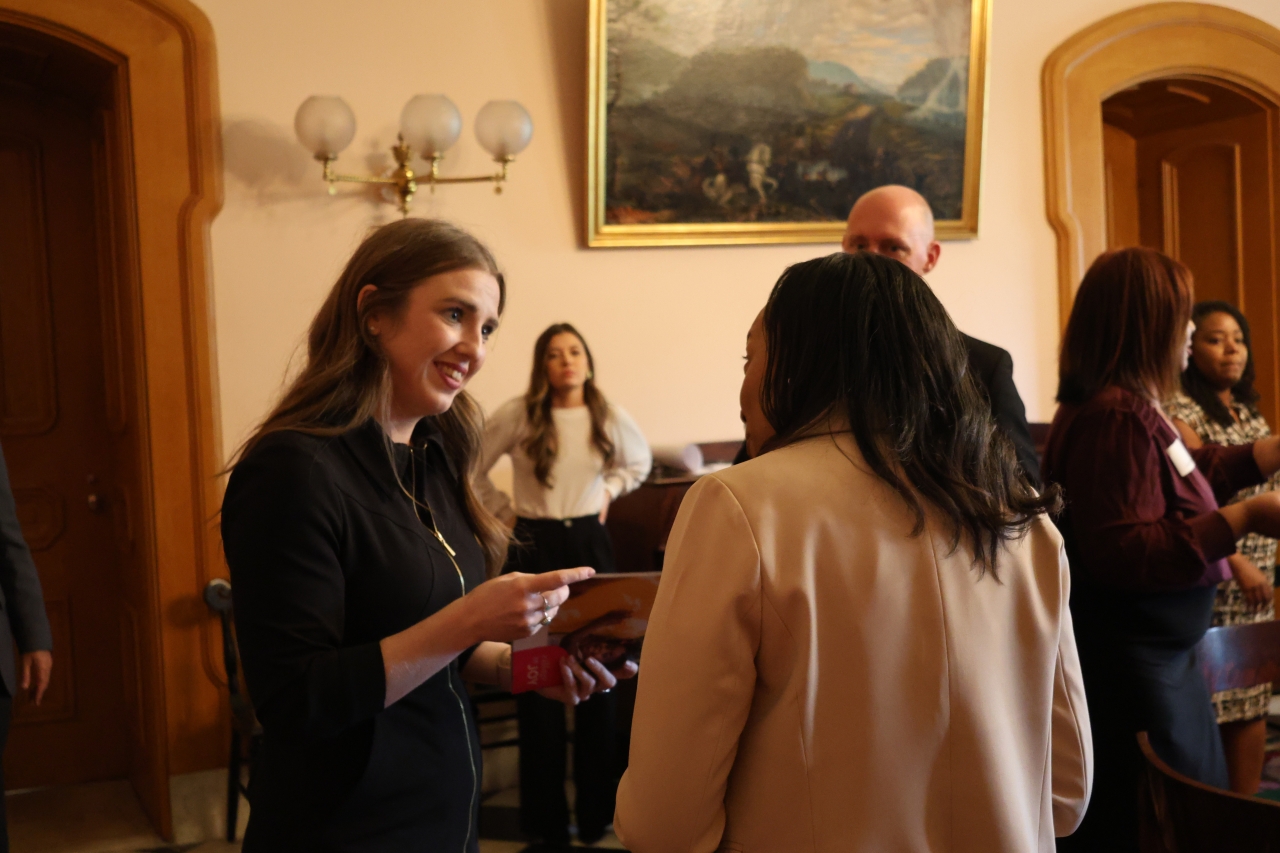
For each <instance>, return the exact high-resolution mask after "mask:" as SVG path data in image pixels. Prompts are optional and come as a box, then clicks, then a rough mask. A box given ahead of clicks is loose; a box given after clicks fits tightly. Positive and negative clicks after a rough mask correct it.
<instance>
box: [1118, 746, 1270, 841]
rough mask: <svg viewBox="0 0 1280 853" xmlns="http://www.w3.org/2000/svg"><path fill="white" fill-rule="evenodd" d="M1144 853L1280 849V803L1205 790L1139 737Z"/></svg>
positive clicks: (1212, 789) (1216, 790)
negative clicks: (1141, 768) (1141, 766)
mask: <svg viewBox="0 0 1280 853" xmlns="http://www.w3.org/2000/svg"><path fill="white" fill-rule="evenodd" d="M1138 746H1139V747H1140V748H1141V750H1142V758H1143V774H1142V782H1141V786H1140V788H1139V794H1138V796H1139V815H1140V821H1141V823H1140V828H1139V845H1138V846H1139V849H1140V850H1141V851H1142V853H1223V851H1236V850H1238V851H1241V853H1243V851H1258V853H1262V851H1278V850H1280V803H1275V802H1271V801H1270V800H1260V799H1258V798H1257V797H1246V796H1244V795H1243V794H1235V793H1232V792H1231V791H1224V790H1221V789H1219V788H1211V787H1209V786H1208V785H1202V784H1200V783H1199V782H1197V781H1195V780H1194V779H1189V778H1188V777H1186V776H1183V775H1182V774H1181V773H1178V772H1176V771H1175V770H1173V769H1172V768H1171V767H1169V765H1167V764H1165V763H1164V762H1163V761H1161V760H1160V756H1158V755H1156V754H1155V751H1154V750H1153V749H1152V748H1151V743H1150V741H1148V740H1147V733H1146V732H1139V733H1138Z"/></svg>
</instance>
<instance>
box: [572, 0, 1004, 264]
mask: <svg viewBox="0 0 1280 853" xmlns="http://www.w3.org/2000/svg"><path fill="white" fill-rule="evenodd" d="M610 2H615V3H616V2H619V0H591V3H590V10H589V16H590V18H589V25H588V30H587V32H588V42H589V45H588V69H587V79H588V84H587V101H588V103H587V182H586V184H587V204H586V215H587V229H586V234H587V245H588V246H591V247H611V246H707V245H734V244H763V243H838V242H840V239H841V236H842V235H843V233H844V221H843V217H840V218H836V217H834V216H832V217H831V218H830V219H822V220H808V221H785V220H781V221H754V222H753V221H722V222H717V221H651V222H617V221H614V222H610V221H608V219H609V208H608V207H607V204H606V202H607V199H606V180H607V172H606V170H607V167H608V163H607V162H606V152H607V151H608V150H609V149H608V132H609V128H608V126H607V125H608V121H607V116H608V114H609V109H608V107H609V105H608V103H607V98H608V95H609V78H608V73H609V69H608V67H607V60H608V57H609V55H610V53H609V40H608V39H609V32H608V29H609V25H608V11H609V10H608V4H609V3H610ZM624 2H627V3H628V5H631V6H638V5H642V4H643V2H644V0H624ZM759 2H761V3H768V2H770V0H759ZM992 2H993V0H969V33H968V50H969V53H968V67H967V71H968V75H967V88H966V91H965V93H964V94H965V97H964V103H965V111H964V119H963V120H964V132H963V138H964V150H963V166H962V168H961V170H960V171H961V174H962V187H961V188H960V190H959V192H958V193H953V194H952V196H951V197H952V198H953V199H954V198H955V197H956V196H957V195H958V197H959V203H960V212H959V216H956V217H954V218H939V219H938V220H937V223H936V229H937V236H938V239H940V240H967V239H973V238H975V237H977V236H978V200H979V189H980V181H981V172H982V146H983V132H984V129H985V109H984V106H985V102H986V94H987V91H986V86H987V60H988V39H989V34H990V21H991V7H992ZM961 20H963V18H962V19H961ZM846 70H848V69H846ZM860 82H861V81H860ZM764 156H765V157H766V158H767V157H768V156H769V155H768V154H766V155H764ZM706 159H707V158H704V161H705V160H706ZM765 162H766V164H767V162H768V161H767V159H766V161H765ZM748 168H750V167H748ZM756 169H757V173H759V174H763V173H764V170H763V169H762V168H760V167H756ZM833 171H837V172H838V171H839V170H833ZM846 174H847V172H846ZM952 174H953V175H954V171H953V172H952ZM716 180H718V181H719V184H716V185H715V186H719V187H723V186H724V183H725V182H724V175H723V173H721V174H719V175H717V176H716ZM760 180H764V181H769V182H771V183H773V184H775V186H776V185H777V183H778V182H777V181H775V180H774V179H773V178H772V177H764V178H756V179H754V182H753V183H752V184H751V187H752V189H755V190H756V191H757V192H758V193H759V204H760V206H761V207H763V206H764V205H765V204H766V203H767V197H766V192H767V190H768V187H761V188H757V186H756V184H757V183H758V182H759V181H760ZM735 188H736V189H737V190H738V192H739V195H741V194H742V192H743V190H744V188H743V187H742V186H741V184H739V185H735ZM704 189H705V190H706V191H707V193H708V196H709V197H710V196H711V195H712V193H713V192H714V189H713V188H712V187H708V186H707V185H706V183H704ZM725 192H730V191H729V190H726V191H725ZM748 195H749V192H748ZM926 197H928V193H927V192H926ZM744 198H745V197H744ZM953 205H954V202H953ZM614 218H615V219H616V218H618V217H617V216H615V217H614Z"/></svg>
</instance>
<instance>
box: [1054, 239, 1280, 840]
mask: <svg viewBox="0 0 1280 853" xmlns="http://www.w3.org/2000/svg"><path fill="white" fill-rule="evenodd" d="M1192 301H1193V299H1192V284H1191V274H1190V272H1189V271H1188V270H1187V269H1186V267H1184V266H1182V265H1181V264H1179V263H1178V262H1177V261H1174V260H1172V259H1170V258H1168V257H1165V256H1164V255H1161V254H1160V253H1158V252H1155V251H1152V250H1150V249H1124V250H1121V251H1118V252H1110V253H1107V254H1104V255H1102V256H1101V257H1099V258H1098V259H1097V260H1096V261H1095V262H1094V264H1093V266H1092V267H1090V269H1089V272H1088V273H1087V274H1086V275H1085V277H1084V281H1083V282H1082V283H1081V285H1080V290H1079V291H1078V292H1077V294H1076V300H1075V305H1074V306H1073V307H1072V310H1071V317H1070V319H1069V320H1068V322H1067V330H1066V333H1065V334H1064V335H1063V341H1062V355H1061V361H1060V364H1059V384H1058V402H1059V403H1061V406H1060V408H1059V409H1058V413H1057V415H1056V416H1055V417H1054V419H1053V425H1052V427H1051V428H1050V430H1049V440H1048V445H1047V447H1046V449H1045V468H1044V471H1045V481H1046V482H1050V483H1058V484H1060V485H1061V486H1062V487H1063V489H1064V496H1065V498H1066V506H1065V508H1064V510H1063V512H1062V514H1061V516H1060V517H1059V518H1058V526H1059V527H1060V528H1061V530H1062V535H1063V538H1064V539H1065V541H1066V549H1067V556H1068V558H1069V560H1070V564H1071V581H1072V592H1071V611H1072V617H1073V619H1074V620H1075V629H1076V639H1077V643H1078V644H1079V649H1080V663H1081V668H1082V669H1083V672H1084V681H1085V691H1086V695H1087V697H1088V702H1089V716H1090V720H1091V726H1092V733H1093V745H1094V757H1095V771H1094V773H1095V775H1094V786H1093V796H1092V799H1091V800H1090V804H1089V809H1088V811H1087V812H1086V813H1085V817H1084V822H1083V823H1082V824H1081V826H1080V829H1079V830H1077V832H1076V833H1075V835H1073V836H1070V837H1068V838H1062V839H1059V841H1058V849H1059V850H1087V851H1090V853H1099V851H1113V850H1114V851H1125V853H1129V852H1130V851H1136V850H1137V782H1138V772H1139V768H1140V755H1139V753H1138V749H1137V741H1136V738H1135V734H1136V733H1137V732H1139V731H1146V732H1147V733H1148V734H1149V736H1150V738H1151V743H1152V746H1153V747H1154V748H1155V750H1156V752H1158V753H1159V754H1160V756H1161V757H1162V758H1163V759H1164V760H1165V761H1167V762H1168V763H1169V764H1170V765H1171V766H1172V767H1173V768H1174V769H1176V770H1178V771H1180V772H1182V773H1185V774H1186V775H1188V776H1190V777H1192V778H1194V779H1197V780H1199V781H1201V782H1204V783H1206V784H1210V785H1215V786H1217V787H1220V788H1226V787H1228V779H1227V771H1226V764H1225V760H1224V758H1223V754H1222V743H1221V741H1220V739H1219V736H1218V729H1217V725H1216V720H1215V717H1214V711H1213V706H1212V704H1211V702H1210V699H1209V691H1208V689H1207V687H1206V686H1205V682H1204V678H1203V676H1202V675H1201V673H1200V668H1199V664H1198V663H1197V661H1196V659H1195V651H1194V649H1195V645H1196V643H1197V642H1198V641H1199V640H1200V638H1201V637H1202V636H1203V635H1204V632H1205V630H1206V629H1207V628H1208V627H1209V620H1210V616H1211V615H1212V611H1213V600H1214V593H1215V589H1216V587H1217V585H1218V583H1219V582H1221V581H1222V580H1224V579H1226V578H1228V577H1230V571H1229V569H1228V567H1227V563H1226V557H1227V556H1228V555H1230V554H1232V553H1234V551H1235V547H1236V546H1235V542H1236V540H1237V539H1238V538H1239V537H1240V536H1242V535H1243V534H1244V533H1246V532H1260V533H1265V534H1266V535H1274V533H1268V531H1280V500H1278V499H1277V498H1276V496H1275V495H1274V494H1268V495H1263V496H1260V497H1257V498H1253V499H1251V500H1248V501H1245V502H1242V503H1238V504H1233V505H1231V506H1224V507H1222V508H1219V503H1223V504H1225V503H1226V502H1227V501H1228V500H1229V499H1230V498H1231V496H1232V495H1234V494H1235V492H1237V491H1238V490H1239V489H1241V488H1242V487H1244V486H1249V485H1252V484H1254V483H1260V482H1262V481H1263V480H1264V479H1265V478H1266V477H1267V476H1269V475H1270V474H1271V473H1273V472H1274V471H1276V470H1277V469H1278V468H1280V440H1278V439H1277V438H1274V437H1273V438H1268V439H1263V440H1261V441H1258V442H1256V443H1255V444H1249V445H1240V446H1237V447H1222V446H1219V445H1212V444H1206V445H1204V446H1203V447H1201V448H1199V449H1197V450H1195V451H1188V450H1187V448H1186V447H1185V446H1184V445H1183V444H1182V442H1181V440H1180V439H1179V437H1178V433H1177V431H1176V430H1175V429H1174V427H1173V425H1172V424H1171V423H1170V421H1169V419H1168V417H1167V416H1166V415H1165V413H1164V411H1163V410H1162V409H1161V407H1160V404H1159V402H1158V401H1160V400H1165V399H1169V398H1170V397H1171V396H1172V393H1173V392H1174V391H1175V390H1176V389H1177V387H1178V377H1179V375H1180V373H1181V370H1182V368H1183V367H1185V365H1186V358H1187V347H1188V340H1189V337H1190V331H1191V329H1192V326H1191V304H1192Z"/></svg>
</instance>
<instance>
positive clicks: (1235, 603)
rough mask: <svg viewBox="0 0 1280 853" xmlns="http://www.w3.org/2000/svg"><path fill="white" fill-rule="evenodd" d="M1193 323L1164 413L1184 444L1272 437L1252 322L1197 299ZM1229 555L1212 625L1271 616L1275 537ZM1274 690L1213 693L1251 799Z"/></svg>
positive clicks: (1251, 538) (1232, 764)
mask: <svg viewBox="0 0 1280 853" xmlns="http://www.w3.org/2000/svg"><path fill="white" fill-rule="evenodd" d="M1192 320H1193V322H1195V324H1196V331H1195V335H1194V336H1193V337H1192V339H1191V359H1190V362H1189V363H1188V365H1187V369H1186V371H1185V372H1184V373H1183V375H1182V393H1180V394H1178V395H1177V397H1176V398H1175V399H1174V402H1173V403H1172V404H1171V405H1170V406H1169V409H1168V412H1169V416H1170V417H1171V418H1172V419H1173V422H1174V425H1175V426H1176V427H1177V428H1178V431H1179V432H1180V433H1181V434H1182V440H1183V441H1184V442H1186V444H1187V446H1188V447H1192V448H1195V447H1199V446H1200V445H1201V444H1204V443H1211V444H1222V445H1237V444H1249V443H1252V442H1254V441H1257V440H1258V439H1260V438H1263V437H1265V436H1268V435H1270V434H1271V428H1270V427H1269V426H1268V425H1267V421H1266V419H1265V418H1263V417H1262V414H1261V413H1260V412H1259V411H1258V408H1257V405H1256V403H1257V400H1258V392H1257V391H1256V390H1254V387H1253V380H1254V369H1253V352H1252V351H1251V348H1250V340H1249V323H1248V321H1247V320H1245V318H1244V315H1243V314H1241V313H1240V312H1239V311H1238V310H1237V309H1236V308H1235V307H1234V306H1232V305H1229V304H1227V303H1226V302H1201V303H1199V304H1198V305H1196V307H1195V311H1194V312H1193V314H1192ZM1276 482H1277V481H1276V480H1275V479H1273V480H1271V481H1270V482H1267V483H1264V484H1263V485H1260V486H1253V487H1251V488H1248V489H1244V490H1242V491H1240V492H1239V493H1238V494H1237V495H1236V496H1235V498H1233V499H1232V503H1236V502H1238V501H1242V500H1244V499H1245V498H1249V497H1253V496H1254V495H1257V494H1261V493H1262V492H1264V491H1266V490H1268V489H1271V488H1273V487H1274V486H1275V484H1276ZM1238 548H1239V550H1238V551H1237V553H1236V554H1234V555H1232V556H1231V557H1229V558H1228V563H1229V564H1230V566H1231V573H1232V575H1234V579H1233V580H1228V581H1226V582H1224V583H1222V584H1221V585H1220V586H1219V587H1218V595H1217V599H1216V600H1215V602H1214V607H1213V624H1214V625H1215V626H1219V625H1243V624H1247V623H1250V622H1266V621H1270V620H1271V619H1274V618H1275V602H1274V599H1273V593H1272V588H1273V586H1274V584H1275V563H1276V540H1274V539H1268V538H1267V537H1265V536H1259V535H1258V534H1256V533H1250V534H1248V535H1246V536H1245V537H1244V538H1243V539H1241V540H1240V541H1239V543H1238ZM1270 700H1271V685H1270V684H1269V683H1268V684H1259V685H1256V686H1254V687H1247V688H1241V689H1237V690H1225V691H1223V692H1221V693H1215V694H1213V704H1214V709H1215V711H1216V712H1217V715H1218V725H1219V729H1220V731H1221V732H1222V745H1223V749H1224V751H1225V752H1226V757H1227V770H1228V773H1229V774H1230V778H1231V788H1232V790H1234V791H1236V792H1237V793H1241V794H1255V793H1257V790H1258V782H1259V781H1260V779H1261V777H1262V765H1263V760H1264V751H1265V745H1266V739H1267V722H1266V721H1267V707H1268V704H1269V703H1270Z"/></svg>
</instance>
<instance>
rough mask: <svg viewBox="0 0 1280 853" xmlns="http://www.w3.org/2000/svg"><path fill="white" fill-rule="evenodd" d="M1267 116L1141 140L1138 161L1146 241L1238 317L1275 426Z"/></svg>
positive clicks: (1201, 293)
mask: <svg viewBox="0 0 1280 853" xmlns="http://www.w3.org/2000/svg"><path fill="white" fill-rule="evenodd" d="M1271 119H1272V116H1271V115H1269V114H1268V112H1266V111H1264V110H1262V109H1259V110H1257V111H1256V112H1253V113H1251V114H1248V115H1243V116H1237V117H1234V118H1230V119H1226V120H1223V121H1216V122H1208V123H1205V124H1199V125H1195V126H1193V127H1185V128H1177V129H1174V130H1168V131H1165V132H1162V133H1156V134H1152V135H1150V136H1146V137H1143V138H1141V139H1139V140H1138V144H1137V164H1138V198H1139V210H1140V214H1139V220H1140V221H1139V227H1140V231H1141V240H1142V243H1143V244H1144V245H1147V246H1151V247H1153V248H1158V249H1160V250H1162V251H1163V252H1165V253H1166V254H1168V255H1170V256H1171V257H1174V258H1177V259H1178V260H1180V261H1182V263H1184V264H1186V265H1187V267H1188V268H1190V270H1191V272H1192V273H1193V274H1194V276H1195V288H1196V300H1197V301H1204V300H1209V299H1217V300H1222V301H1224V302H1229V303H1231V304H1233V305H1235V306H1236V307H1238V308H1239V309H1240V310H1241V311H1243V312H1244V315H1245V316H1246V317H1247V318H1248V319H1249V325H1250V328H1251V331H1252V334H1253V358H1254V365H1255V367H1256V369H1257V382H1256V387H1257V389H1258V391H1259V392H1261V394H1262V400H1261V401H1260V407H1261V410H1262V413H1263V414H1264V415H1265V416H1266V418H1267V421H1268V422H1269V423H1270V424H1271V425H1272V428H1273V429H1280V421H1278V420H1277V418H1278V417H1280V372H1278V371H1277V348H1276V346H1277V341H1276V329H1275V317H1276V292H1275V288H1276V281H1275V269H1274V260H1273V259H1274V258H1275V257H1276V251H1277V248H1280V247H1277V246H1276V222H1275V218H1274V210H1273V208H1274V199H1273V193H1272V187H1273V185H1274V184H1273V182H1274V180H1275V178H1274V168H1275V163H1274V160H1275V143H1274V140H1273V139H1272V137H1271Z"/></svg>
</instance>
